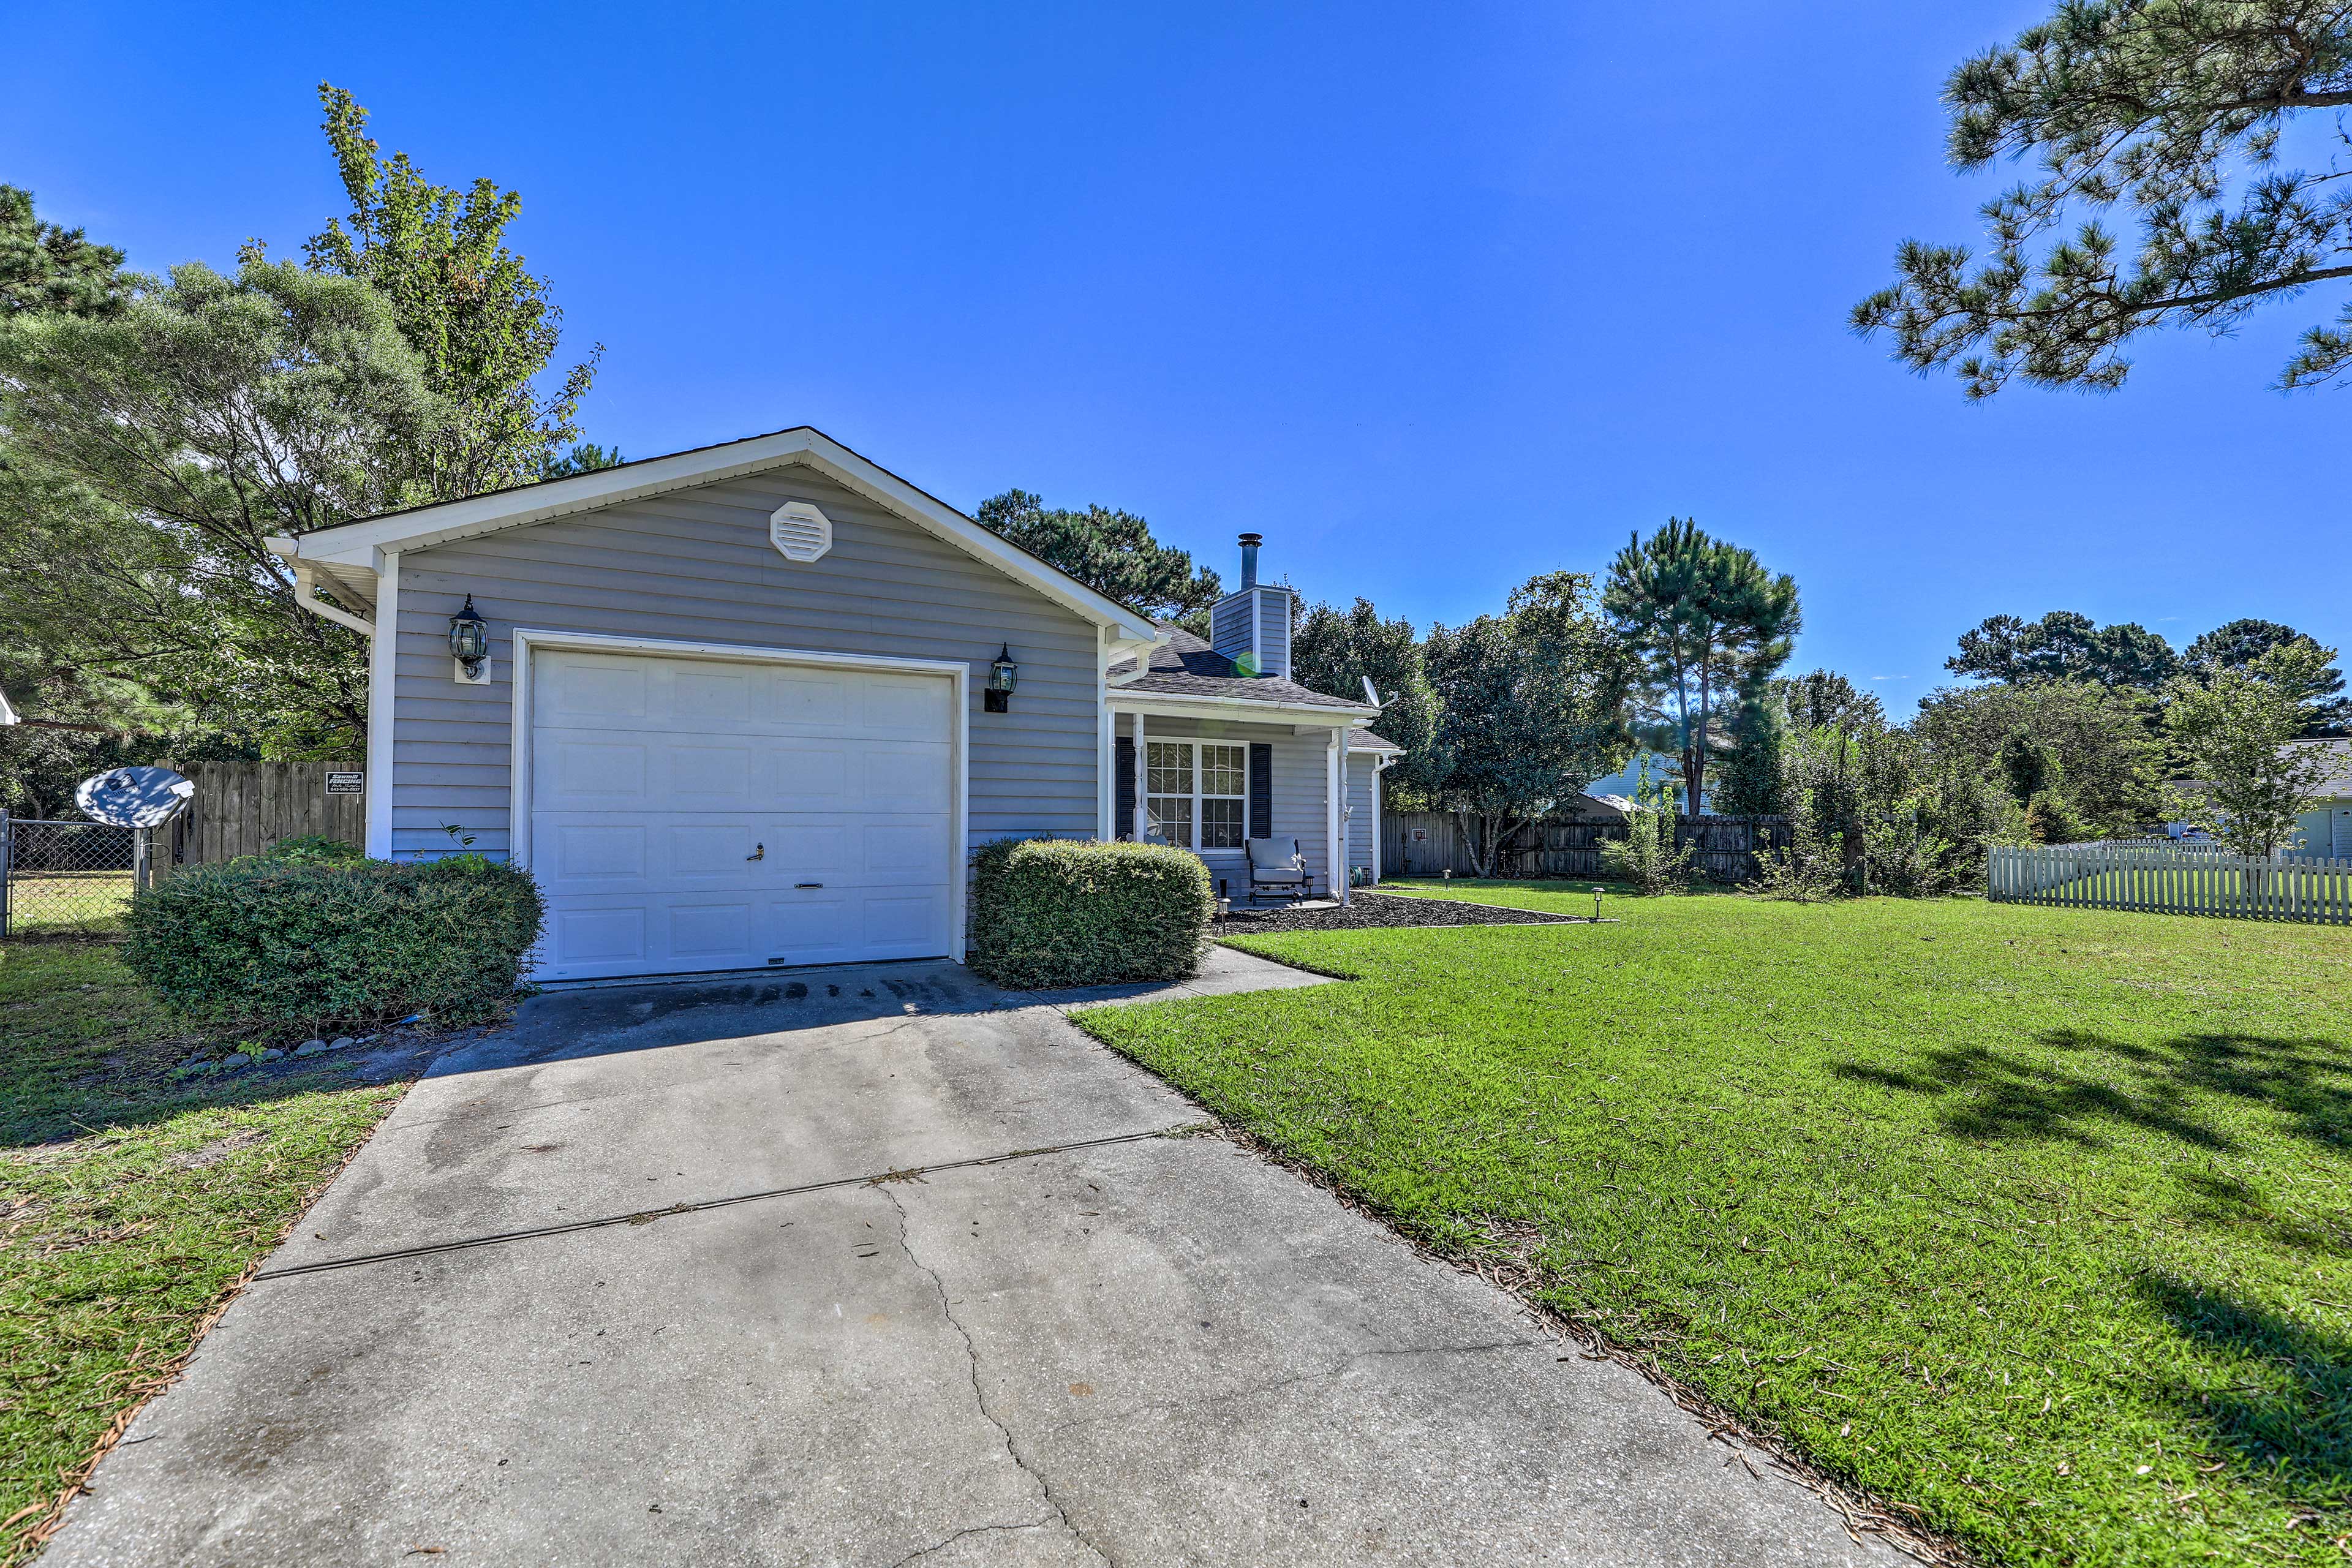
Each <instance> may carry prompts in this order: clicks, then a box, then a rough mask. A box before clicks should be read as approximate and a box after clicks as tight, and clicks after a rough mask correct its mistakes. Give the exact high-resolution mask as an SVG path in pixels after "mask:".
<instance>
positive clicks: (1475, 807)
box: [1426, 572, 1633, 877]
mask: <svg viewBox="0 0 2352 1568" xmlns="http://www.w3.org/2000/svg"><path fill="white" fill-rule="evenodd" d="M1426 657H1427V659H1428V668H1429V681H1430V685H1431V686H1432V688H1433V689H1434V690H1435V692H1436V695H1437V700H1438V704H1439V707H1438V721H1437V735H1436V739H1435V742H1434V744H1433V747H1432V753H1433V757H1434V758H1435V760H1436V765H1437V766H1438V767H1440V768H1442V769H1443V773H1442V776H1441V777H1440V778H1439V779H1438V782H1437V783H1436V784H1435V786H1434V788H1433V792H1432V793H1433V795H1434V797H1435V799H1436V800H1437V802H1438V804H1439V806H1440V808H1441V809H1443V810H1446V811H1451V812H1452V813H1454V819H1455V820H1456V822H1458V823H1459V824H1460V826H1461V828H1462V835H1463V838H1464V840H1465V843H1466V844H1467V845H1468V847H1469V849H1470V858H1471V862H1472V864H1473V865H1474V866H1475V868H1477V871H1478V874H1479V875H1480V876H1482V877H1486V876H1492V875H1494V872H1495V866H1496V860H1497V858H1498V857H1499V856H1500V854H1501V851H1502V847H1503V846H1504V844H1506V843H1507V841H1508V840H1509V839H1510V837H1511V836H1512V835H1513V834H1515V833H1517V831H1518V830H1519V829H1520V828H1522V827H1524V826H1527V825H1528V823H1529V822H1531V821H1533V820H1534V819H1535V818H1537V817H1538V816H1542V815H1543V814H1544V813H1545V812H1546V811H1548V810H1549V809H1551V807H1552V806H1553V805H1556V804H1557V803H1559V802H1560V801H1564V800H1568V799H1571V798H1573V797H1574V796H1575V795H1579V794H1580V793H1581V792H1582V791H1583V788H1584V786H1585V785H1586V784H1589V783H1591V781H1592V780H1593V779H1595V778H1599V777H1601V776H1602V775H1604V774H1606V773H1613V772H1615V771H1616V770H1617V769H1618V768H1619V767H1621V766H1622V765H1623V763H1624V761H1625V758H1626V757H1627V756H1628V755H1629V754H1630V753H1631V752H1632V750H1633V735H1632V732H1631V731H1629V729H1628V728H1627V725H1626V691H1627V683H1628V680H1629V678H1630V676H1631V674H1632V661H1631V659H1630V658H1629V657H1628V654H1627V650H1626V649H1625V648H1624V647H1623V645H1622V644H1621V643H1620V642H1619V641H1618V639H1617V637H1615V635H1614V633H1613V632H1612V628H1611V626H1610V625H1609V623H1608V621H1607V620H1606V619H1605V618H1604V617H1603V616H1601V613H1600V608H1599V605H1597V604H1596V603H1595V601H1594V595H1593V592H1592V580H1591V577H1589V576H1587V575H1585V574H1582V573H1578V572H1550V573H1544V574H1539V575H1538V576H1535V577H1531V578H1529V579H1528V581H1527V582H1525V583H1523V584H1520V585H1519V586H1518V587H1517V588H1516V589H1514V590H1513V591H1512V593H1511V597H1510V601H1509V604H1508V606H1507V609H1506V611H1505V613H1504V614H1502V615H1500V616H1479V617H1478V618H1477V619H1476V620H1474V621H1471V622H1470V623H1468V624H1467V625H1465V626H1454V627H1446V626H1433V627H1432V628H1431V629H1430V633H1429V639H1428V642H1427V644H1426Z"/></svg>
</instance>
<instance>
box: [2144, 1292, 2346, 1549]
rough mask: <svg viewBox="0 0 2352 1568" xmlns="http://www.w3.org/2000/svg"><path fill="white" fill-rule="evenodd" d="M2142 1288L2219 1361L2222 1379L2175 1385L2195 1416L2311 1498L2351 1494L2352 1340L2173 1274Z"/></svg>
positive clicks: (2332, 1501) (2335, 1502) (2224, 1442)
mask: <svg viewBox="0 0 2352 1568" xmlns="http://www.w3.org/2000/svg"><path fill="white" fill-rule="evenodd" d="M2135 1289H2136V1291H2137V1294H2138V1296H2139V1298H2140V1300H2143V1301H2145V1302H2147V1304H2148V1305H2149V1306H2151V1307H2153V1308H2155V1309H2156V1310H2158V1311H2159V1312H2161V1313H2163V1314H2164V1316H2165V1318H2166V1320H2167V1321H2169V1322H2170V1323H2171V1325H2172V1327H2173V1329H2174V1331H2176V1332H2178V1333H2179V1334H2180V1335H2181V1336H2182V1337H2183V1338H2185V1339H2187V1340H2188V1341H2189V1342H2190V1343H2191V1344H2192V1345H2194V1346H2195V1347H2197V1348H2198V1349H2199V1350H2200V1351H2202V1352H2205V1354H2206V1357H2207V1358H2208V1360H2209V1363H2210V1364H2211V1365H2212V1367H2213V1370H2214V1373H2215V1376H2214V1378H2213V1383H2214V1384H2215V1386H2213V1387H2210V1388H2205V1389H2187V1388H2180V1389H2175V1390H2174V1391H2173V1393H2172V1397H2173V1398H2174V1399H2175V1400H2176V1401H2178V1403H2179V1405H2180V1408H2181V1409H2182V1410H2183V1411H2184V1412H2185V1413H2186V1414H2187V1415H2188V1416H2189V1419H2190V1420H2191V1421H2193V1422H2194V1423H2195V1424H2196V1425H2198V1426H2201V1427H2203V1428H2204V1429H2205V1430H2206V1431H2207V1432H2209V1433H2210V1435H2211V1437H2212V1439H2213V1441H2214V1442H2215V1443H2216V1444H2218V1445H2221V1446H2222V1447H2228V1448H2230V1449H2231V1450H2233V1451H2234V1452H2235V1453H2236V1454H2237V1455H2238V1457H2239V1458H2241V1459H2242V1461H2243V1462H2245V1463H2246V1464H2249V1465H2252V1466H2253V1467H2255V1468H2262V1469H2275V1470H2279V1471H2282V1472H2283V1473H2284V1479H2287V1481H2288V1482H2289V1484H2290V1485H2291V1486H2293V1487H2294V1488H2295V1489H2297V1490H2299V1491H2305V1492H2308V1493H2309V1494H2311V1495H2310V1496H2309V1497H2308V1499H2307V1500H2309V1501H2313V1502H2322V1501H2324V1502H2326V1503H2327V1504H2329V1505H2332V1506H2336V1507H2341V1506H2343V1505H2344V1504H2345V1503H2346V1502H2347V1500H2352V1344H2347V1342H2346V1341H2345V1339H2344V1337H2343V1336H2342V1335H2340V1334H2336V1333H2332V1332H2329V1331H2326V1330H2323V1329H2318V1328H2315V1327H2313V1326H2311V1325H2310V1324H2307V1323H2299V1322H2296V1321H2294V1320H2293V1319H2291V1318H2288V1317H2285V1316H2284V1315H2282V1314H2280V1313H2277V1312H2274V1311H2271V1310H2267V1309H2264V1308H2261V1307H2253V1306H2249V1305H2247V1304H2246V1303H2245V1302H2243V1301H2240V1300H2235V1299H2234V1298H2231V1297H2230V1296H2226V1295H2221V1294H2218V1293H2215V1292H2212V1291H2208V1290H2204V1289H2200V1288H2199V1287H2197V1286H2195V1285H2193V1284H2191V1283H2189V1281H2187V1280H2185V1279H2179V1278H2177V1277H2175V1276H2172V1275H2170V1274H2165V1273H2156V1274H2149V1275H2146V1276H2143V1277H2142V1278H2141V1279H2140V1280H2139V1281H2138V1283H2137V1286H2136V1287H2135ZM2225 1380H2226V1381H2225Z"/></svg>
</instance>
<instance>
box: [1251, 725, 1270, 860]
mask: <svg viewBox="0 0 2352 1568" xmlns="http://www.w3.org/2000/svg"><path fill="white" fill-rule="evenodd" d="M1249 836H1250V837H1252V838H1271V837H1274V748H1273V747H1272V746H1271V745H1268V744H1267V743H1266V742H1264V741H1252V742H1250V771H1249Z"/></svg>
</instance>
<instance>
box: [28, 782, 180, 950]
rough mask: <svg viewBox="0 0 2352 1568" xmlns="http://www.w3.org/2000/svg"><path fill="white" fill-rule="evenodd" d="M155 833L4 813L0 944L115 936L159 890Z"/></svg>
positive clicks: (148, 829) (145, 829)
mask: <svg viewBox="0 0 2352 1568" xmlns="http://www.w3.org/2000/svg"><path fill="white" fill-rule="evenodd" d="M155 831H156V830H155V829H153V828H148V827H117V826H114V825H113V824H111V823H107V822H43V821H39V820H28V819H25V818H20V817H11V816H9V815H8V814H7V813H6V812H5V811H0V938H5V937H30V936H112V935H115V934H118V933H119V932H120V931H121V929H122V916H123V912H124V911H125V910H128V909H129V908H130V907H131V890H132V889H135V888H145V887H151V886H152V885H153V880H154V874H155V862H154V853H153V850H154V835H155Z"/></svg>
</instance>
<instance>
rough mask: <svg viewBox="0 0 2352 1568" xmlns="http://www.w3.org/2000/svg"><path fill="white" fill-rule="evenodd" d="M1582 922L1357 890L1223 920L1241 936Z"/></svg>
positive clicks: (1230, 933)
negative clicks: (1336, 899)
mask: <svg viewBox="0 0 2352 1568" xmlns="http://www.w3.org/2000/svg"><path fill="white" fill-rule="evenodd" d="M1580 923H1582V922H1581V921H1580V920H1579V917H1577V916H1574V915H1553V914H1546V913H1544V912H1542V911H1541V910H1507V909H1500V908H1497V907H1496V906H1495V905H1493V904H1465V903H1459V902H1456V901H1454V900H1450V899H1400V898H1397V897H1395V896H1394V895H1392V894H1389V893H1365V892H1359V893H1358V894H1357V895H1356V898H1355V902H1354V903H1353V904H1351V905H1349V907H1348V908H1346V909H1330V910H1286V909H1265V910H1247V909H1240V908H1236V909H1235V910H1234V912H1233V913H1232V914H1231V915H1230V916H1228V917H1227V918H1226V920H1225V922H1224V932H1223V934H1225V935H1228V936H1243V935H1248V934H1254V933H1255V932H1259V931H1370V930H1378V929H1380V928H1381V927H1384V926H1534V925H1575V924H1580Z"/></svg>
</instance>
